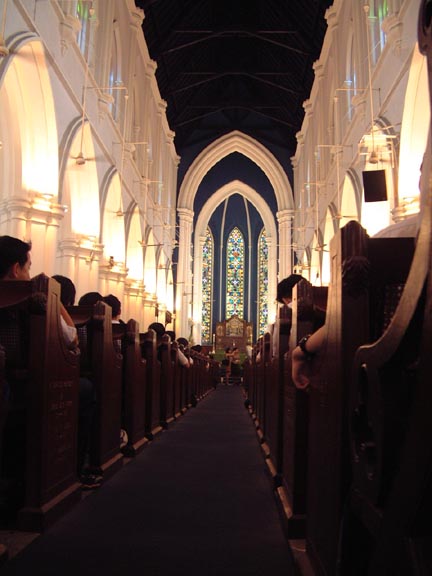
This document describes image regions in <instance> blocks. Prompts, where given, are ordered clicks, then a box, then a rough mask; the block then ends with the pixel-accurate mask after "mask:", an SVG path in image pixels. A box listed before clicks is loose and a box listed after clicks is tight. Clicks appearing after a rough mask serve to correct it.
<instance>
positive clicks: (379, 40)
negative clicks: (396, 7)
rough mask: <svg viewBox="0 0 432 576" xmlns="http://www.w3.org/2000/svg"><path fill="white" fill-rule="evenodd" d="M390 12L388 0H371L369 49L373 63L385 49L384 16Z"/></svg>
mask: <svg viewBox="0 0 432 576" xmlns="http://www.w3.org/2000/svg"><path fill="white" fill-rule="evenodd" d="M387 14H388V0H370V2H369V16H368V18H369V30H370V42H371V46H369V50H370V51H371V55H372V64H373V65H374V66H375V64H376V63H377V62H378V58H379V57H380V55H381V52H382V51H383V49H384V46H385V43H386V36H385V34H384V32H383V29H382V23H383V20H384V18H385V17H386V16H387Z"/></svg>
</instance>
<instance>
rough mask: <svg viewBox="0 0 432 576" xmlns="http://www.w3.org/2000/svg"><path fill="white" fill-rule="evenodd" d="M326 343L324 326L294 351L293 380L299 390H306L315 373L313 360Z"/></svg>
mask: <svg viewBox="0 0 432 576" xmlns="http://www.w3.org/2000/svg"><path fill="white" fill-rule="evenodd" d="M323 343H324V326H322V327H321V328H319V330H317V331H316V332H314V333H313V334H310V335H308V336H305V337H304V338H302V339H301V340H300V342H299V345H298V346H296V347H295V348H294V350H293V351H292V356H291V359H292V379H293V382H294V384H295V386H296V387H297V388H299V389H300V390H304V389H306V388H307V387H308V386H309V384H310V379H311V376H312V373H313V360H314V359H315V357H316V356H317V354H318V353H319V352H320V351H321V349H322V346H323Z"/></svg>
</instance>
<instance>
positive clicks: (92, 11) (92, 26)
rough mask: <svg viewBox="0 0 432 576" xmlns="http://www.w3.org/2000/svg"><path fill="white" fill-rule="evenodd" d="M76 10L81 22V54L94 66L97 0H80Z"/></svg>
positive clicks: (78, 40) (79, 44)
mask: <svg viewBox="0 0 432 576" xmlns="http://www.w3.org/2000/svg"><path fill="white" fill-rule="evenodd" d="M76 11H77V18H78V20H79V21H80V24H81V28H80V31H79V33H78V38H77V42H78V46H79V48H80V50H81V54H82V55H83V56H84V58H85V59H86V61H87V62H88V64H89V66H90V67H92V60H93V56H94V43H95V33H96V26H97V0H78V2H77V6H76Z"/></svg>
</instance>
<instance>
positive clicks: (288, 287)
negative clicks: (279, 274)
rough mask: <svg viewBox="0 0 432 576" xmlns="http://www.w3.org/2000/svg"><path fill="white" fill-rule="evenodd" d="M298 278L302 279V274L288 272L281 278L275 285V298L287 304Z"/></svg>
mask: <svg viewBox="0 0 432 576" xmlns="http://www.w3.org/2000/svg"><path fill="white" fill-rule="evenodd" d="M300 280H303V276H301V275H300V274H290V275H289V276H288V277H287V278H284V279H283V280H281V281H280V282H279V284H278V285H277V293H276V300H277V301H278V302H280V304H289V303H290V302H291V300H292V290H293V288H294V286H295V285H296V284H297V283H298V282H300Z"/></svg>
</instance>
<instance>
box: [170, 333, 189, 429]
mask: <svg viewBox="0 0 432 576" xmlns="http://www.w3.org/2000/svg"><path fill="white" fill-rule="evenodd" d="M179 348H180V347H179V345H178V344H177V342H172V344H171V361H172V364H173V368H174V375H173V388H174V418H178V417H179V416H181V415H182V414H184V412H185V411H186V397H185V392H184V386H185V382H186V377H185V376H186V374H185V373H186V372H188V371H189V368H185V367H184V366H181V365H180V363H179V361H178V351H179Z"/></svg>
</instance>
